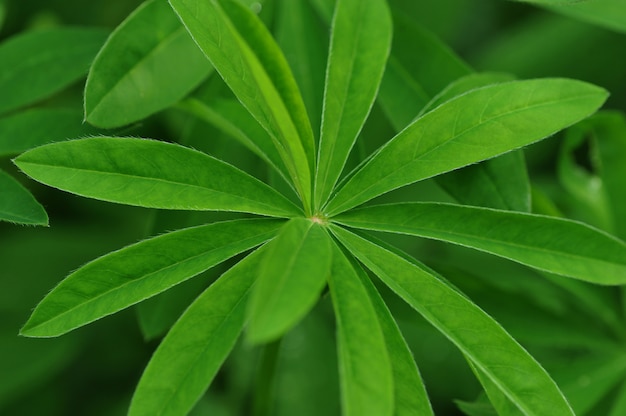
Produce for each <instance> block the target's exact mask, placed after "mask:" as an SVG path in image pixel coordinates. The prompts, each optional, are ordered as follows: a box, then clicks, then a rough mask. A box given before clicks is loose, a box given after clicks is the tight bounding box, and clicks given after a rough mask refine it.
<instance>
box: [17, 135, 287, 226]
mask: <svg viewBox="0 0 626 416" xmlns="http://www.w3.org/2000/svg"><path fill="white" fill-rule="evenodd" d="M15 163H16V164H17V165H18V166H19V167H20V169H22V170H23V171H24V172H25V173H26V174H28V175H29V176H31V177H32V178H33V179H35V180H38V181H40V182H42V183H45V184H46V185H49V186H54V187H56V188H59V189H62V190H64V191H68V192H72V193H75V194H77V195H81V196H86V197H90V198H95V199H100V200H103V201H110V202H118V203H123V204H128V205H136V206H142V207H148V208H164V209H187V210H225V211H241V212H252V213H255V214H262V215H270V216H291V215H294V214H298V212H299V211H298V209H297V208H296V206H295V205H293V204H292V203H291V202H289V201H288V200H287V199H286V198H285V197H283V196H282V195H280V194H279V193H278V192H276V191H275V190H273V189H272V188H270V187H269V186H267V185H266V184H264V183H262V182H261V181H259V180H257V179H255V178H253V177H252V176H249V175H248V174H246V173H244V172H242V171H240V170H239V169H237V168H235V167H234V166H231V165H228V164H227V163H224V162H222V161H220V160H218V159H215V158H213V157H211V156H208V155H206V154H204V153H201V152H198V151H196V150H192V149H189V148H186V147H182V146H180V145H176V144H171V143H165V142H160V141H156V140H146V139H134V138H108V137H97V138H89V139H81V140H72V141H67V142H59V143H53V144H48V145H45V146H41V147H38V148H35V149H33V150H30V151H28V152H26V153H23V154H22V155H20V156H18V157H17V158H16V159H15Z"/></svg>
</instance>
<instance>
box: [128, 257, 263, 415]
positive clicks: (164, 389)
mask: <svg viewBox="0 0 626 416" xmlns="http://www.w3.org/2000/svg"><path fill="white" fill-rule="evenodd" d="M261 254H262V253H261V252H259V251H256V252H254V253H252V254H251V255H249V256H248V257H246V258H245V259H243V260H242V261H241V262H239V263H238V264H237V265H236V266H234V267H233V268H232V269H230V270H229V271H228V272H226V273H225V274H224V275H223V276H222V277H220V278H219V279H218V280H217V282H215V283H213V284H212V285H211V286H210V287H209V288H208V289H207V290H205V291H204V292H203V293H202V294H201V295H200V296H199V297H198V298H197V299H196V300H195V301H194V303H192V304H191V306H190V307H189V309H187V310H186V311H185V313H184V314H183V315H182V316H181V317H180V319H179V320H178V321H177V322H176V324H175V325H174V326H173V327H172V329H171V330H170V331H169V333H168V334H167V336H166V337H165V339H164V340H163V341H162V342H161V344H160V345H159V348H157V350H156V352H155V353H154V355H153V356H152V359H151V360H150V362H149V363H148V366H147V367H146V369H145V371H144V373H143V375H142V376H141V380H140V381H139V385H138V386H137V389H136V390H135V394H134V396H133V400H132V402H131V405H130V410H129V412H128V414H129V416H141V415H146V416H148V415H162V416H166V415H172V416H175V415H184V414H188V413H189V411H190V410H191V409H192V407H193V405H194V404H195V403H196V402H197V401H198V400H199V399H200V397H201V396H202V394H203V393H204V392H205V391H206V389H207V388H208V386H209V384H210V383H211V381H212V380H213V378H214V377H215V375H216V374H217V371H218V370H219V368H220V366H221V365H222V363H223V362H224V360H225V359H226V357H227V356H228V354H229V353H230V351H231V350H232V348H233V347H234V345H235V342H236V340H237V338H238V337H239V334H240V333H241V330H242V329H243V326H244V323H245V310H246V300H247V298H248V293H249V291H250V288H251V287H252V284H253V283H254V280H255V278H256V275H257V267H258V266H259V260H260V258H261Z"/></svg>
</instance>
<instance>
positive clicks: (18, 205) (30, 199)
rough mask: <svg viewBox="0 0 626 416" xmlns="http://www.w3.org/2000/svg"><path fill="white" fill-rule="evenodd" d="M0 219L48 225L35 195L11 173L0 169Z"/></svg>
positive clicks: (46, 216) (45, 215)
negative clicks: (0, 196)
mask: <svg viewBox="0 0 626 416" xmlns="http://www.w3.org/2000/svg"><path fill="white" fill-rule="evenodd" d="M0 195H2V198H0V221H9V222H14V223H18V224H26V225H48V214H46V211H45V210H44V208H43V207H42V206H41V204H39V202H37V200H35V197H34V196H33V195H32V194H31V193H30V192H28V190H27V189H26V188H24V187H23V186H22V184H20V183H19V182H18V181H16V180H15V179H14V178H13V177H12V176H11V175H9V174H8V173H6V172H4V171H3V170H0Z"/></svg>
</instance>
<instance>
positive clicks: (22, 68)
mask: <svg viewBox="0 0 626 416" xmlns="http://www.w3.org/2000/svg"><path fill="white" fill-rule="evenodd" d="M106 36H107V33H106V31H103V30H101V29H93V28H72V27H64V28H55V29H48V30H40V31H33V32H27V33H24V34H20V35H17V36H15V37H13V38H10V39H9V40H7V41H5V42H3V43H2V44H1V45H0V62H1V63H2V64H1V65H0V113H4V112H7V111H10V110H13V109H16V108H19V107H22V106H24V105H27V104H31V103H34V102H36V101H38V100H40V99H43V98H46V97H48V96H50V95H52V94H54V93H55V92H57V91H60V90H62V89H63V88H65V87H67V86H69V85H70V84H72V83H73V82H75V81H77V80H78V79H80V78H81V77H82V76H83V75H85V74H86V73H87V70H88V69H89V65H90V64H91V61H92V60H93V58H94V56H96V53H97V52H98V50H99V49H100V47H101V46H102V44H103V43H104V41H105V39H106ZM42 68H45V70H42Z"/></svg>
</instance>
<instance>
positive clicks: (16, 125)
mask: <svg viewBox="0 0 626 416" xmlns="http://www.w3.org/2000/svg"><path fill="white" fill-rule="evenodd" d="M96 132H97V130H96V129H94V128H92V127H90V126H89V125H87V124H83V117H82V114H81V112H80V111H77V110H72V109H62V108H33V109H29V110H25V111H20V112H18V113H15V114H12V115H10V116H6V117H3V118H0V156H7V155H16V154H19V153H22V152H25V151H26V150H29V149H32V148H33V147H37V146H41V145H43V144H47V143H51V142H57V141H60V140H66V139H68V138H75V137H80V136H86V135H90V134H94V133H96Z"/></svg>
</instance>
